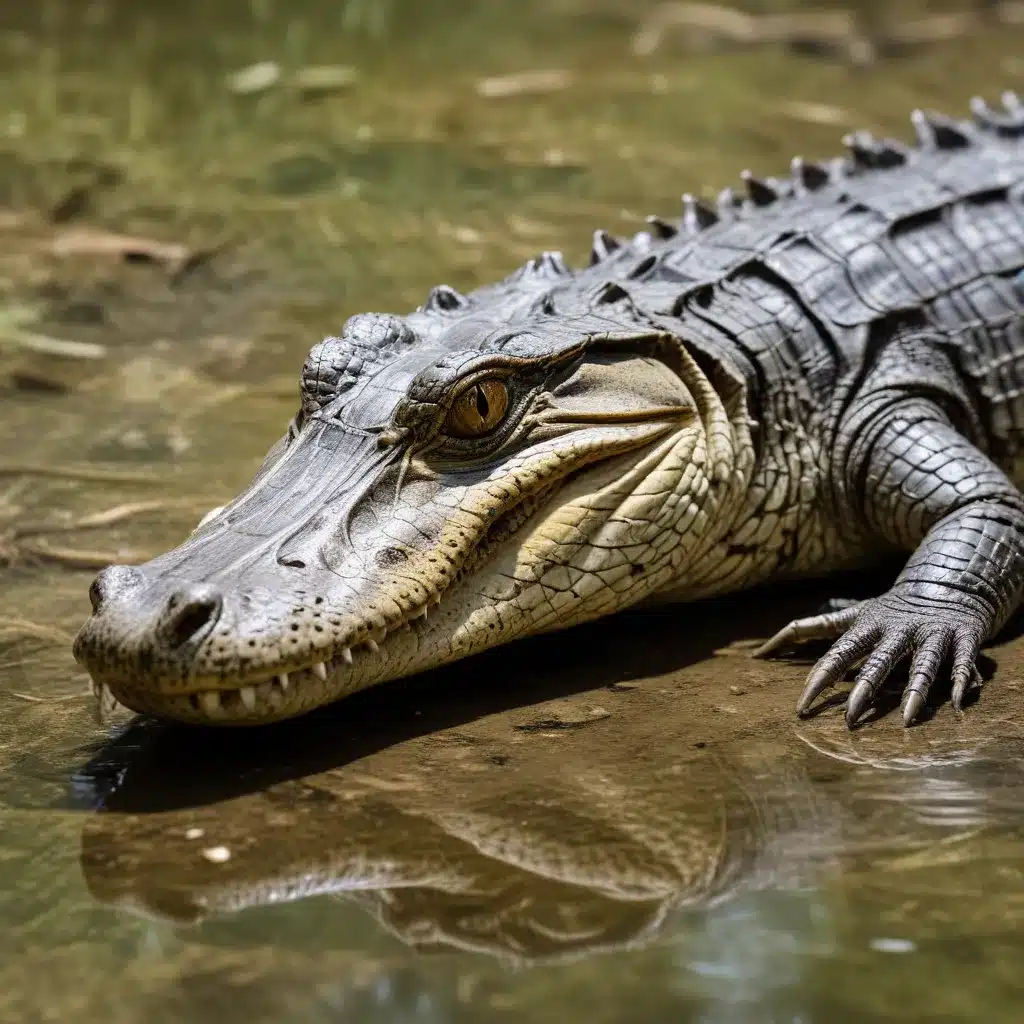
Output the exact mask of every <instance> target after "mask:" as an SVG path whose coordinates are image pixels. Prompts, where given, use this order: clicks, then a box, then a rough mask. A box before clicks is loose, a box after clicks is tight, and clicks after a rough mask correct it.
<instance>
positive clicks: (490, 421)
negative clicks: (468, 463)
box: [444, 377, 508, 437]
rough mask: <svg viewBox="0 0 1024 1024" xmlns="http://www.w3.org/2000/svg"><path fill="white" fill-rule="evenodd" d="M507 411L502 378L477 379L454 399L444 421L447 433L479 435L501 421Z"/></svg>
mask: <svg viewBox="0 0 1024 1024" xmlns="http://www.w3.org/2000/svg"><path fill="white" fill-rule="evenodd" d="M507 411H508V388H507V387H506V386H505V383H504V381H500V380H497V379H495V378H494V377H492V378H490V379H489V380H480V381H477V382H476V383H475V384H470V386H469V387H468V388H466V389H465V391H463V392H461V394H459V396H458V398H456V399H455V404H454V405H453V406H452V407H451V409H449V410H448V418H447V419H446V420H445V421H444V432H445V433H446V434H448V435H449V436H450V437H483V435H484V434H489V433H490V432H491V431H492V430H494V428H495V427H497V426H498V424H499V423H500V422H501V421H502V418H503V417H504V415H505V413H506V412H507Z"/></svg>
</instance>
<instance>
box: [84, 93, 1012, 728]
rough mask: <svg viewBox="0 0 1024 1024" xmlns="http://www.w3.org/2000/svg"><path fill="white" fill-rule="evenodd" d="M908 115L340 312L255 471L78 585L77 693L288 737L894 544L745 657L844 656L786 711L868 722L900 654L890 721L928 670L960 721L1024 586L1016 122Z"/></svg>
mask: <svg viewBox="0 0 1024 1024" xmlns="http://www.w3.org/2000/svg"><path fill="white" fill-rule="evenodd" d="M911 123H912V125H913V128H914V134H915V136H916V138H915V140H914V141H913V142H912V143H904V142H901V141H899V140H895V139H888V138H876V137H874V136H872V135H870V134H869V133H866V132H857V133H854V134H852V135H849V136H847V137H846V139H845V140H844V145H845V147H846V152H845V154H844V155H843V156H841V157H837V158H834V159H831V160H828V161H825V162H813V161H809V160H803V159H800V158H797V159H795V160H794V161H793V163H792V169H791V174H789V175H787V176H785V177H783V178H778V179H775V178H765V179H761V178H758V177H755V176H754V175H752V174H750V173H749V172H745V173H744V174H743V175H742V177H743V179H744V180H745V188H744V189H736V190H734V189H726V190H725V191H724V192H722V193H721V195H720V196H719V197H718V200H717V203H716V204H715V205H714V206H712V205H711V204H708V203H704V202H702V201H700V200H699V199H697V198H695V197H693V196H690V195H687V196H684V199H683V209H682V216H681V217H679V218H677V219H675V220H672V221H667V220H662V219H659V218H657V217H651V218H649V219H648V222H647V224H646V229H645V230H643V231H640V232H638V233H637V234H636V235H635V236H634V237H632V238H630V239H618V238H614V237H613V236H612V235H610V234H608V233H607V232H605V231H597V232H596V233H595V235H594V242H593V249H592V253H591V257H590V261H589V265H587V266H586V267H579V268H571V267H570V266H569V265H568V264H567V263H566V261H565V260H564V258H563V257H562V255H561V254H560V253H556V252H545V253H543V254H542V255H540V256H538V257H537V258H535V259H533V260H531V261H529V262H528V263H526V264H525V265H524V266H522V267H520V268H519V269H518V270H516V271H515V272H514V273H512V274H511V275H510V276H509V277H508V278H506V279H505V280H503V281H501V282H499V283H497V284H493V285H488V286H484V287H481V288H479V289H476V290H474V291H472V292H470V293H469V294H462V293H460V292H459V291H457V290H456V289H454V288H452V287H449V286H445V285H441V286H438V287H436V288H434V289H433V290H432V291H431V292H430V294H429V296H428V298H427V299H426V301H425V303H424V304H423V305H422V306H421V307H420V308H419V309H417V310H416V311H415V312H413V313H411V314H409V315H407V316H397V315H387V314H376V313H368V314H360V315H357V316H354V317H352V318H351V319H349V320H348V321H347V322H346V323H345V325H344V328H343V329H342V331H341V333H340V336H338V337H328V338H326V339H325V340H323V341H321V342H320V343H319V344H317V345H316V346H315V347H314V348H313V349H312V351H311V352H310V354H309V356H308V358H307V359H306V362H305V364H304V367H303V370H302V374H301V401H300V406H299V410H298V412H297V414H296V415H295V417H294V418H293V419H292V421H291V423H290V424H289V426H288V430H287V433H286V434H285V436H284V437H282V438H281V439H280V440H279V441H278V443H277V444H275V445H274V447H273V448H272V449H271V450H270V452H269V453H268V455H267V456H266V459H265V461H264V463H263V465H262V467H261V468H260V470H259V471H258V472H257V474H256V476H255V478H254V480H253V482H252V483H251V485H250V486H249V487H248V488H247V489H246V490H244V491H243V492H242V493H241V494H240V495H238V496H237V497H236V498H235V499H234V500H232V501H231V502H230V503H229V504H228V505H226V506H224V507H222V508H219V509H214V510H213V511H212V512H211V513H209V514H208V515H207V516H206V517H205V518H204V519H203V520H202V522H201V523H200V524H199V526H198V527H197V528H196V530H195V531H194V533H193V534H192V535H191V536H190V537H188V538H187V539H186V540H185V541H184V542H183V543H182V544H181V545H180V546H178V547H176V548H175V549H173V550H172V551H170V552H168V553H166V554H163V555H161V556H159V557H157V558H155V559H154V560H152V561H150V562H147V563H145V564H143V565H139V566H116V565H115V566H111V567H108V568H107V569H105V570H104V571H103V572H101V573H100V574H99V576H97V578H96V579H95V580H94V582H93V584H92V587H91V589H90V598H91V602H92V609H93V611H92V615H91V616H90V618H89V619H88V620H87V621H86V622H85V624H84V625H83V627H82V629H81V630H80V632H79V633H78V635H77V637H76V639H75V643H74V653H75V656H76V658H77V659H78V660H79V662H80V663H82V664H83V665H84V666H85V667H86V669H87V670H88V672H89V673H90V675H91V677H92V679H93V683H94V688H95V689H97V691H98V692H100V694H101V695H106V696H107V697H109V698H111V699H114V700H116V701H119V702H120V703H122V704H124V705H126V706H127V707H128V708H129V709H132V710H134V711H136V712H140V713H146V714H151V715H156V716H162V717H166V718H171V719H177V720H182V721H186V722H194V723H208V724H217V725H243V724H258V723H263V722H270V721H274V720H279V719H284V718H288V717H291V716H295V715H297V714H300V713H303V712H307V711H309V710H311V709H313V708H315V707H318V706H321V705H324V704H328V703H331V702H334V701H336V700H338V699H340V698H343V697H344V696H346V695H348V694H351V693H353V692H354V691H358V690H361V689H363V688H365V687H368V686H371V685H373V684H376V683H381V682H384V681H386V680H392V679H396V678H400V677H404V676H409V675H411V674H414V673H419V672H421V671H423V670H426V669H430V668H433V667H436V666H441V665H445V664H448V663H451V662H453V661H455V660H457V659H460V658H463V657H465V656H467V655H470V654H473V653H475V652H478V651H482V650H484V649H486V648H491V647H494V646H496V645H499V644H506V643H508V642H510V641H513V640H516V639H518V638H521V637H525V636H528V635H531V634H538V633H544V632H549V631H553V630H561V629H565V628H566V627H570V626H574V625H576V624H579V623H583V622H587V621H592V620H595V619H598V618H600V617H603V616H607V615H609V614H611V613H614V612H617V611H619V610H621V609H625V608H627V607H630V606H636V605H640V604H646V603H653V602H680V603H683V602H688V601H694V600H698V599H701V598H705V597H709V596H712V595H721V594H726V593H730V592H735V591H737V590H739V589H741V588H749V587H753V586H755V585H758V584H763V583H768V582H770V581H775V580H779V579H784V578H795V577H810V576H828V575H830V574H834V573H837V572H839V571H840V570H844V569H848V568H854V567H858V566H865V565H870V564H875V563H878V562H879V561H880V560H882V559H885V558H889V557H892V555H893V554H894V553H903V554H904V555H905V556H906V559H907V560H906V561H905V563H904V567H903V569H902V571H900V572H899V574H898V576H897V578H896V579H895V581H894V582H893V584H892V587H891V588H890V589H889V590H887V591H885V592H884V593H881V594H880V595H878V596H876V597H872V598H870V599H867V600H862V601H857V602H852V601H845V602H843V601H838V602H836V603H834V604H832V605H830V606H828V607H826V608H825V609H824V610H819V613H818V614H810V615H808V616H807V617H805V618H801V619H798V620H796V621H794V622H792V623H790V624H789V625H788V626H786V627H785V628H784V629H782V630H781V631H780V632H779V633H778V634H776V635H775V636H774V637H772V638H771V639H770V640H769V641H767V642H766V643H765V644H764V645H763V646H762V647H761V649H760V650H759V651H758V652H757V653H759V654H761V655H765V656H767V655H770V654H779V653H785V652H786V651H788V650H791V649H792V648H794V647H795V646H798V645H800V644H803V643H804V642H806V641H830V642H831V646H830V647H828V648H827V650H826V653H825V654H824V655H823V656H822V657H821V658H820V659H819V661H818V662H817V663H816V664H815V666H814V667H813V669H812V670H811V672H810V675H809V677H808V679H807V683H806V687H805V689H804V691H803V693H802V694H801V695H800V697H799V699H798V702H797V712H798V713H799V714H807V713H810V712H811V711H813V710H814V709H815V708H816V707H817V706H818V705H819V703H820V701H819V698H820V697H821V695H823V694H824V693H825V692H826V691H827V690H828V689H829V688H831V687H833V686H834V685H836V684H838V683H841V682H842V681H843V680H844V679H846V678H847V677H848V676H849V675H850V673H855V675H854V678H853V686H852V689H851V690H850V692H849V695H848V698H847V701H846V710H845V715H846V721H847V724H848V725H849V726H851V727H852V726H854V725H856V724H857V723H858V722H859V721H860V720H861V719H862V718H864V717H865V714H866V712H867V711H868V710H869V709H870V708H873V707H877V697H878V695H879V693H880V691H881V690H882V689H883V684H885V683H886V681H887V680H888V679H889V677H890V676H891V675H892V674H893V672H894V671H895V670H896V669H897V667H899V666H901V665H902V664H903V663H906V664H907V666H908V671H907V675H906V681H905V684H904V686H903V694H904V696H903V699H902V708H903V710H902V715H903V721H904V722H905V723H906V724H908V725H909V724H912V723H913V722H915V721H916V720H917V719H918V718H919V717H920V715H921V712H922V710H923V709H924V708H925V706H926V704H927V702H928V701H929V699H930V691H931V690H932V688H933V684H935V683H936V681H937V680H942V682H943V684H944V685H945V684H948V685H949V687H950V689H949V693H950V696H951V702H952V704H953V706H954V708H955V709H956V710H958V711H959V710H960V709H961V707H962V706H963V704H964V701H965V698H966V697H967V696H968V695H969V694H973V693H974V691H975V689H976V688H977V687H980V685H981V682H982V680H981V676H980V673H979V671H978V668H977V664H976V662H977V659H978V656H979V651H980V649H981V648H982V646H983V645H984V644H985V643H986V642H987V641H988V640H990V639H991V638H993V637H994V636H995V635H996V634H997V633H998V631H999V630H1000V629H1001V628H1002V627H1003V625H1004V624H1005V623H1006V621H1007V620H1008V618H1009V617H1010V615H1011V614H1012V612H1013V611H1014V610H1015V608H1016V607H1017V605H1018V604H1019V602H1020V598H1021V591H1022V586H1024V494H1022V492H1021V489H1020V487H1021V486H1022V485H1024V451H1022V445H1024V390H1022V382H1024V104H1022V103H1021V101H1020V100H1019V99H1018V98H1017V97H1016V96H1015V95H1013V94H1011V93H1006V94H1004V95H1003V96H1002V100H1001V104H1000V105H997V106H995V107H993V106H989V105H988V104H986V103H985V102H984V101H983V100H981V99H976V100H973V101H972V103H971V114H970V116H969V117H967V118H962V119H960V118H953V117H949V116H946V115H943V114H938V113H928V112H924V111H915V112H914V113H913V114H912V116H911ZM808 611H809V612H810V611H812V609H808ZM680 614H681V615H685V612H682V611H681V612H680ZM683 622H685V618H684V619H683ZM481 685H487V681H486V680H481Z"/></svg>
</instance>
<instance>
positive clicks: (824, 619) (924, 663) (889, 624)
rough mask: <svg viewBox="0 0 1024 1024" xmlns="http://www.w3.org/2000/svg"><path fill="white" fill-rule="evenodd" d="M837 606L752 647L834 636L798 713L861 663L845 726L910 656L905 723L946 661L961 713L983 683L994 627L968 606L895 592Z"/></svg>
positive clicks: (767, 650)
mask: <svg viewBox="0 0 1024 1024" xmlns="http://www.w3.org/2000/svg"><path fill="white" fill-rule="evenodd" d="M832 607H833V608H837V609H838V610H831V611H828V612H825V613H823V614H820V615H814V616H811V617H809V618H805V619H796V620H794V621H793V622H791V623H789V625H787V626H785V627H784V628H783V629H781V630H779V632H778V633H776V634H775V636H773V637H772V638H771V639H770V640H768V641H766V642H765V643H764V644H762V645H761V646H760V647H759V648H758V649H757V650H756V651H755V652H754V656H755V657H759V658H762V657H766V656H768V655H770V654H773V653H775V652H776V651H779V650H781V649H783V648H788V647H792V646H794V645H795V644H800V643H805V642H807V641H810V640H831V639H835V640H836V643H834V644H833V645H832V647H831V648H830V649H829V651H828V653H827V654H825V656H824V657H823V658H821V659H820V660H819V661H818V663H817V664H816V665H815V666H814V668H813V669H812V670H811V673H810V675H809V676H808V677H807V684H806V686H805V687H804V691H803V693H802V694H801V696H800V700H799V701H798V703H797V713H798V714H800V715H805V714H806V713H807V712H808V710H809V709H810V707H811V705H812V704H813V702H814V701H815V700H816V699H817V698H818V697H819V696H820V695H821V694H822V693H824V691H825V690H827V689H828V688H829V687H831V686H834V685H835V684H836V683H838V682H840V681H841V680H842V679H843V677H844V676H845V675H846V673H847V672H849V671H850V670H851V669H853V668H855V667H858V666H859V671H858V673H857V676H856V678H855V680H854V686H853V689H852V690H851V691H850V695H849V698H848V700H847V704H846V724H847V726H849V727H850V728H853V726H854V725H856V724H857V722H858V720H859V719H860V718H861V716H862V715H863V714H864V712H865V711H866V710H867V708H868V706H869V705H870V704H871V702H872V701H873V700H874V698H875V696H876V694H877V693H878V691H879V690H880V689H881V688H882V684H883V683H884V682H885V680H886V679H887V678H888V677H889V675H890V673H891V672H892V670H893V669H894V668H895V667H896V666H897V665H898V664H899V663H900V662H902V661H903V660H905V659H906V658H908V657H912V661H911V666H910V675H909V680H908V682H907V685H906V687H905V688H904V691H903V694H904V700H903V724H904V725H912V724H913V722H914V721H915V720H916V719H917V716H918V715H919V714H920V713H921V710H922V708H923V707H924V705H925V702H926V701H927V699H928V692H929V690H930V689H931V686H932V684H933V683H934V682H935V680H936V679H937V678H938V675H939V670H940V669H941V668H942V666H943V664H944V663H946V662H947V661H951V663H952V667H951V671H950V675H951V678H952V683H953V690H952V703H953V707H954V708H955V709H956V710H957V711H959V710H961V708H962V706H963V701H964V698H965V697H966V695H967V693H968V692H969V691H970V689H971V688H972V687H980V686H981V682H982V680H981V674H980V673H979V672H978V668H977V665H976V660H977V657H978V652H979V650H980V648H981V644H982V642H983V641H984V638H985V637H986V636H987V634H988V631H989V629H988V623H986V622H984V621H983V620H982V617H981V616H980V615H977V614H976V613H974V612H973V611H971V610H970V609H963V608H958V609H956V610H955V611H954V610H953V609H951V608H949V607H944V606H943V607H935V606H931V607H929V606H926V605H925V606H922V605H921V604H918V603H917V602H915V601H913V600H910V599H908V598H907V597H904V596H902V595H900V594H899V593H897V592H896V591H889V592H888V593H886V594H883V595H882V596H881V597H876V598H871V599H870V600H867V601H859V602H855V603H849V602H845V601H842V602H839V601H837V602H833V604H832Z"/></svg>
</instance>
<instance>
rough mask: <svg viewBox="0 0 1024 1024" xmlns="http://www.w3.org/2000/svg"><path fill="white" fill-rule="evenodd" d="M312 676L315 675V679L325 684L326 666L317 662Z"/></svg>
mask: <svg viewBox="0 0 1024 1024" xmlns="http://www.w3.org/2000/svg"><path fill="white" fill-rule="evenodd" d="M313 675H315V676H316V677H317V679H319V680H320V682H321V683H326V682H327V666H326V665H325V664H324V663H323V662H322V661H318V662H317V663H316V664H315V665H314V666H313Z"/></svg>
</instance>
